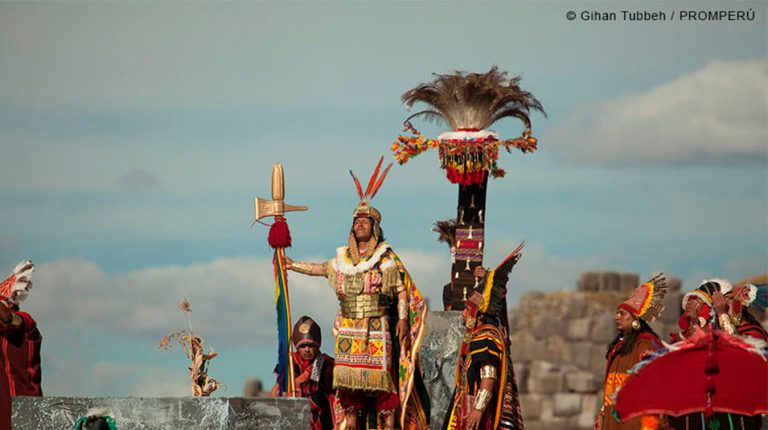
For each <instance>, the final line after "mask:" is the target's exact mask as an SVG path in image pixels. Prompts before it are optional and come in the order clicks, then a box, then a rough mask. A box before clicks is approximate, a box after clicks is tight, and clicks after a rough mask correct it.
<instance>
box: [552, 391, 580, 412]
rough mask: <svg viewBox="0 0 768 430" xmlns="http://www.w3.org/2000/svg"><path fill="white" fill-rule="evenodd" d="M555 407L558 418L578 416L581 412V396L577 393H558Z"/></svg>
mask: <svg viewBox="0 0 768 430" xmlns="http://www.w3.org/2000/svg"><path fill="white" fill-rule="evenodd" d="M554 406H555V410H554V413H555V416H556V417H570V416H573V415H578V414H579V413H580V412H581V396H580V395H578V394H576V393H557V394H555V400H554Z"/></svg>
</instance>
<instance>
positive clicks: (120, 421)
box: [12, 397, 310, 430]
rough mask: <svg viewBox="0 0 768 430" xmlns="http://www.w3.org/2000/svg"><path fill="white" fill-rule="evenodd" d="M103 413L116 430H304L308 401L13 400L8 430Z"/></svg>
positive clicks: (53, 428) (70, 422) (58, 426)
mask: <svg viewBox="0 0 768 430" xmlns="http://www.w3.org/2000/svg"><path fill="white" fill-rule="evenodd" d="M95 407H98V408H106V410H108V411H109V413H110V414H112V416H114V418H115V422H116V424H117V428H118V429H119V430H165V429H169V430H170V429H174V430H203V429H205V430H245V429H260V430H284V429H307V428H309V421H310V410H309V400H307V399H265V398H243V397H231V398H226V397H206V398H203V397H197V398H195V397H174V398H133V397H124V398H110V397H105V398H76V397H16V398H14V400H13V415H12V421H13V430H67V429H73V428H74V426H75V423H76V422H77V420H78V419H79V418H80V417H82V416H84V415H85V414H86V412H87V411H88V410H89V409H90V408H95Z"/></svg>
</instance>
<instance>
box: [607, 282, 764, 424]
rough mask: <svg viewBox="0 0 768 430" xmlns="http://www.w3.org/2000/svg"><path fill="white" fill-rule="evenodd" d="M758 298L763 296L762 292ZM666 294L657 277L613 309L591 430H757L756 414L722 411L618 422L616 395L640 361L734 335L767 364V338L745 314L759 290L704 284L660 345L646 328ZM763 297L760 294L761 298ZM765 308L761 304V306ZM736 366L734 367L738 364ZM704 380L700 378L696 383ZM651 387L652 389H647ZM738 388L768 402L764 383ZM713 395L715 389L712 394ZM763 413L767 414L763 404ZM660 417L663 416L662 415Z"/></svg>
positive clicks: (646, 416)
mask: <svg viewBox="0 0 768 430" xmlns="http://www.w3.org/2000/svg"><path fill="white" fill-rule="evenodd" d="M761 290H763V291H761V293H765V291H764V289H761ZM665 293H666V285H665V280H664V278H663V276H657V277H654V278H653V279H651V280H650V281H648V282H646V283H644V284H642V285H641V286H640V287H638V288H637V289H636V290H635V291H634V292H633V293H632V295H631V296H630V297H629V298H628V299H627V300H626V301H624V302H622V303H621V304H620V305H619V306H618V309H617V310H616V316H615V320H616V328H617V330H618V334H617V335H616V338H615V339H614V340H613V341H612V342H611V343H610V344H609V345H608V348H607V353H606V356H605V357H606V371H605V383H604V391H603V393H604V395H603V406H602V408H601V410H600V412H599V414H598V415H597V418H596V420H595V429H598V430H599V429H606V430H609V429H630V430H635V429H636V430H655V429H673V430H706V429H715V430H716V429H737V430H747V429H760V428H762V427H761V422H762V417H761V416H760V415H751V416H745V415H739V414H733V413H726V412H715V411H710V413H705V412H704V411H701V412H695V413H687V414H681V415H678V416H673V415H672V414H671V413H669V414H661V413H659V414H643V415H641V416H637V417H634V418H631V419H628V420H622V421H619V419H618V418H617V415H618V414H617V413H616V410H615V407H616V402H617V394H618V393H619V392H620V389H621V388H622V386H624V385H625V383H626V382H627V381H628V380H629V378H631V377H632V376H633V375H636V374H639V372H641V371H642V368H643V365H644V363H643V361H644V360H645V361H650V360H652V359H654V358H658V357H660V356H663V354H665V353H669V352H670V351H675V350H678V349H680V348H681V347H680V346H677V345H681V344H687V345H686V346H694V341H698V342H701V341H702V340H704V338H705V336H704V333H705V332H709V333H710V334H711V333H720V334H722V335H723V336H738V337H740V338H742V339H743V340H745V341H746V342H745V343H743V346H744V347H747V348H749V349H751V350H752V351H754V352H755V353H756V354H757V355H759V356H761V359H762V360H763V361H765V359H766V356H768V350H766V345H767V344H766V342H768V333H766V330H765V329H764V328H763V326H762V325H761V324H760V322H759V321H757V319H756V318H755V317H754V316H753V315H752V314H751V313H750V312H749V311H748V308H749V307H750V306H751V305H752V304H755V302H756V299H757V297H758V288H757V287H756V286H755V285H751V284H745V285H739V286H737V287H735V288H734V287H733V286H732V285H731V284H730V283H729V282H728V281H725V280H722V279H713V280H707V281H704V282H702V283H701V285H700V286H699V287H698V288H696V289H695V290H693V291H690V292H688V293H686V294H685V295H684V296H683V299H682V311H683V314H682V316H681V317H680V319H679V320H678V327H679V331H678V332H676V333H670V338H669V343H667V344H664V343H663V342H662V341H661V338H660V337H659V336H658V335H657V334H656V333H655V332H654V331H653V329H652V328H651V327H650V325H649V323H650V322H652V321H653V320H654V319H655V318H656V317H657V316H658V315H659V314H660V313H661V311H662V309H663V306H662V305H661V300H662V299H663V297H664V294H665ZM761 296H764V294H761ZM764 306H765V304H761V307H764ZM736 365H738V364H736ZM704 377H705V375H704V374H702V375H701V376H700V379H703V378H704ZM649 388H650V387H649ZM742 389H743V390H744V391H750V392H752V393H755V396H756V397H760V396H761V397H762V398H763V399H765V398H767V397H768V380H760V379H758V380H756V381H744V383H743V386H742ZM712 391H713V392H714V388H713V389H712ZM762 409H763V410H765V409H768V405H763V406H762ZM660 412H661V411H660Z"/></svg>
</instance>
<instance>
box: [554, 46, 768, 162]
mask: <svg viewBox="0 0 768 430" xmlns="http://www.w3.org/2000/svg"><path fill="white" fill-rule="evenodd" d="M767 93H768V62H765V61H739V62H723V61H715V62H712V63H710V64H709V65H707V66H706V67H704V68H702V69H700V70H698V71H696V72H694V73H692V74H689V75H686V76H682V77H680V78H678V79H675V80H673V81H669V82H665V83H662V84H660V85H658V86H657V87H655V88H652V89H650V90H648V91H647V92H645V93H642V94H632V95H626V96H622V97H619V98H617V99H614V100H610V101H605V102H600V103H596V104H592V105H582V106H580V107H579V108H577V109H576V110H575V111H574V112H573V113H572V114H571V115H570V116H569V117H568V118H567V119H566V121H565V122H564V124H563V125H561V126H559V127H556V129H555V130H554V131H553V135H552V136H551V137H550V138H548V139H547V140H548V141H551V142H553V144H555V145H556V146H555V149H554V150H555V151H556V153H558V154H559V155H560V156H562V157H563V158H565V159H567V160H570V161H574V162H579V163H590V164H591V163H596V164H603V163H605V164H619V165H626V164H638V165H639V164H643V163H690V164H701V163H703V164H707V163H720V162H740V163H763V164H764V163H765V161H766V154H767V153H768V150H767V149H768V147H767V143H766V142H768V105H767V104H766V94H767Z"/></svg>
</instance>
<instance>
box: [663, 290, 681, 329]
mask: <svg viewBox="0 0 768 430" xmlns="http://www.w3.org/2000/svg"><path fill="white" fill-rule="evenodd" d="M682 302H683V293H681V292H680V291H670V292H668V293H667V295H666V296H665V297H664V301H663V302H662V303H664V310H663V311H662V312H661V315H659V318H658V319H657V321H658V320H660V321H663V322H665V323H677V320H678V319H679V318H680V315H682V314H683V308H682V306H681V303H682Z"/></svg>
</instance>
